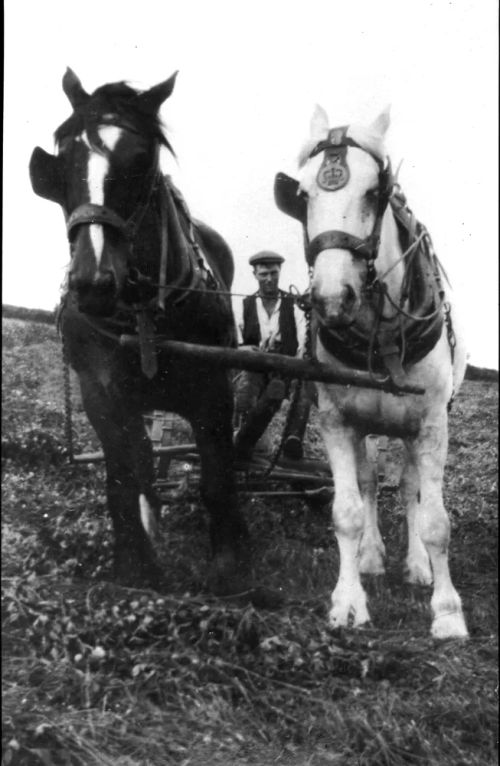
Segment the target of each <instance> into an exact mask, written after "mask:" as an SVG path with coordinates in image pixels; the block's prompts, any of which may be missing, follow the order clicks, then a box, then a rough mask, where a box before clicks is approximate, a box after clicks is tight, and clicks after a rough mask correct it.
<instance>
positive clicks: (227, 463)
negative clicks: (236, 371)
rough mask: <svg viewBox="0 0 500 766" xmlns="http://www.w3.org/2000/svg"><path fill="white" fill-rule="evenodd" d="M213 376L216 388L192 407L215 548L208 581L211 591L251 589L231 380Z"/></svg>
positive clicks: (202, 485)
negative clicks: (240, 507)
mask: <svg viewBox="0 0 500 766" xmlns="http://www.w3.org/2000/svg"><path fill="white" fill-rule="evenodd" d="M215 383H216V381H213V380H212V386H211V389H212V390H213V391H214V392H216V396H215V395H214V396H212V397H209V396H208V395H207V394H208V392H207V391H205V392H203V396H198V397H197V402H196V405H195V406H194V407H193V406H192V407H191V409H190V416H189V417H190V422H191V425H192V428H193V431H194V436H195V439H196V444H197V447H198V450H199V454H200V461H201V479H200V491H201V496H202V499H203V502H204V504H205V506H206V509H207V511H208V514H209V534H210V542H211V548H212V562H211V565H210V571H209V577H208V583H209V587H210V589H211V590H212V592H214V593H216V594H218V595H223V594H230V593H239V592H242V591H245V590H247V589H248V587H249V585H248V576H249V558H250V557H249V551H248V545H249V543H248V541H249V533H248V529H247V525H246V522H245V520H244V518H243V516H242V515H241V513H240V512H239V510H238V502H237V494H236V486H235V478H234V470H233V460H234V450H233V443H232V427H231V422H232V409H233V402H232V394H231V390H230V388H229V385H228V384H227V382H226V378H225V376H224V381H222V380H221V381H220V382H219V385H216V384H215Z"/></svg>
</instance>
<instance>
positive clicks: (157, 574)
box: [114, 560, 163, 589]
mask: <svg viewBox="0 0 500 766" xmlns="http://www.w3.org/2000/svg"><path fill="white" fill-rule="evenodd" d="M114 571H115V580H116V582H118V583H119V584H120V585H123V586H124V587H126V588H134V587H135V588H139V587H144V588H153V589H157V588H159V586H160V585H161V584H162V580H163V572H162V570H161V569H160V567H159V566H157V564H155V563H154V562H152V561H150V562H147V563H144V562H139V561H137V560H135V561H133V562H131V561H130V560H129V561H126V562H121V563H117V564H115V570H114Z"/></svg>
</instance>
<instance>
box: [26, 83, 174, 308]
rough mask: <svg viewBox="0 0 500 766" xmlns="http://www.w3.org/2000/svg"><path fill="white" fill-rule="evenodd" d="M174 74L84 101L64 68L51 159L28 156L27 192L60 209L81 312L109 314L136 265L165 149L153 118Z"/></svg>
mask: <svg viewBox="0 0 500 766" xmlns="http://www.w3.org/2000/svg"><path fill="white" fill-rule="evenodd" d="M176 75H177V72H176V73H174V74H173V75H172V76H171V77H170V78H169V79H168V80H165V81H164V82H161V83H160V84H158V85H156V86H154V87H152V88H150V89H149V90H147V91H143V92H141V91H137V90H135V89H133V88H131V87H130V86H128V85H127V84H126V83H124V82H119V83H113V84H109V85H104V86H101V87H100V88H97V90H95V91H94V93H92V94H91V95H90V94H88V93H87V92H86V91H85V90H84V88H83V86H82V84H81V82H80V80H79V79H78V77H77V76H76V75H75V74H74V72H72V71H71V70H70V69H68V70H67V71H66V74H65V75H64V78H63V90H64V92H65V94H66V96H67V97H68V99H69V101H70V104H71V106H72V107H73V113H72V115H71V116H70V117H69V119H67V120H66V121H65V122H64V123H63V124H62V125H61V126H60V127H59V128H58V129H57V130H56V132H55V141H56V154H55V155H51V154H48V153H47V152H45V151H44V150H43V149H41V148H40V147H37V148H36V149H35V150H34V151H33V154H32V157H31V161H30V176H31V183H32V186H33V190H34V191H35V193H36V194H38V195H40V196H41V197H45V198H46V199H49V200H52V201H54V202H57V203H58V204H60V205H61V207H62V208H63V212H64V215H65V218H66V226H67V234H68V239H69V243H70V251H71V263H70V270H69V276H68V285H69V289H70V290H71V291H73V292H74V293H75V295H76V297H77V300H78V305H79V308H80V310H81V311H83V312H85V313H89V314H96V315H110V314H112V313H113V312H114V310H115V308H116V304H117V301H118V300H120V298H122V297H123V293H124V290H125V287H126V284H127V277H128V275H129V272H130V269H131V268H133V267H134V266H135V265H136V261H137V258H138V256H139V252H140V250H141V243H140V241H139V239H138V238H137V237H136V235H137V231H138V229H139V228H140V227H141V226H147V225H148V221H147V216H146V213H147V211H148V206H149V203H150V200H151V197H152V193H153V191H154V189H155V186H156V185H157V183H158V178H159V174H160V169H159V150H160V147H161V146H162V145H163V146H166V147H167V148H168V149H170V151H171V147H170V145H169V143H168V141H167V139H166V138H165V136H164V133H163V131H162V128H161V123H160V119H159V115H158V112H159V109H160V107H161V105H162V103H163V102H164V101H165V100H166V99H167V98H168V97H169V96H170V94H171V93H172V90H173V88H174V84H175V78H176ZM141 234H142V232H141ZM140 239H141V240H143V239H144V237H142V236H141V238H140Z"/></svg>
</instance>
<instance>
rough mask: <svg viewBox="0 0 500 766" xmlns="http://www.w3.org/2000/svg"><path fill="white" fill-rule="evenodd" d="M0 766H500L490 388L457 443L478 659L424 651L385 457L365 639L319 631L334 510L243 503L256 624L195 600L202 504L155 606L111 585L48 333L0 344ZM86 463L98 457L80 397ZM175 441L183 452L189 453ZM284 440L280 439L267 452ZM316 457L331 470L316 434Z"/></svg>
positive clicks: (176, 548)
mask: <svg viewBox="0 0 500 766" xmlns="http://www.w3.org/2000/svg"><path fill="white" fill-rule="evenodd" d="M3 342H4V347H3V429H2V465H3V482H2V495H3V534H2V562H3V585H2V621H3V640H2V649H3V727H2V732H3V734H2V738H3V760H2V764H5V766H169V765H170V764H175V765H179V766H204V765H205V764H227V765H228V766H271V764H278V765H283V766H284V765H285V764H286V765H287V766H328V765H329V764H335V765H338V766H384V765H385V766H399V764H422V765H423V766H489V765H490V764H493V763H496V762H497V704H498V685H497V684H498V679H497V647H498V643H497V592H496V587H497V529H498V522H497V483H496V481H497V408H498V381H497V380H494V379H493V380H467V381H466V382H465V384H464V387H463V389H462V391H461V393H460V395H459V397H458V398H457V400H456V402H455V404H454V407H453V410H452V414H451V422H450V450H449V453H450V454H449V462H448V468H447V473H446V485H445V502H446V505H447V508H448V509H449V512H450V516H451V520H452V545H451V569H452V575H453V578H454V583H455V585H456V587H457V589H458V591H459V592H460V594H461V596H462V599H463V603H464V610H465V615H466V619H467V622H468V626H469V630H470V634H471V637H470V640H469V641H467V642H462V641H447V642H436V641H434V640H433V639H431V638H430V636H429V626H430V614H429V608H428V602H429V593H428V592H427V589H425V588H422V589H421V590H420V591H418V592H417V591H416V590H410V589H408V588H407V587H405V586H403V585H402V584H401V578H400V574H401V569H402V562H403V557H404V555H405V534H406V532H405V525H404V517H403V513H402V508H401V505H400V503H399V497H398V493H397V492H396V491H395V485H394V474H395V473H397V468H396V466H397V462H398V457H399V452H398V446H397V445H395V446H394V447H391V453H390V458H391V461H390V462H391V467H390V470H389V471H388V482H387V483H386V485H385V486H384V487H383V488H382V490H381V496H380V505H381V524H382V532H383V536H384V539H385V543H386V547H387V550H388V561H387V575H386V577H385V578H384V581H383V582H381V583H377V584H375V585H372V586H371V587H370V608H371V615H372V619H373V625H372V626H371V627H369V628H366V629H364V630H361V631H358V632H354V631H351V630H340V631H339V630H337V631H332V630H331V629H329V628H328V627H327V623H326V613H327V608H328V602H329V595H330V593H331V590H332V588H333V586H334V583H335V578H336V573H337V571H338V557H337V549H336V543H335V539H334V536H333V532H332V529H331V520H330V514H329V510H328V509H327V508H325V507H323V508H311V507H308V505H307V504H306V503H305V502H304V501H303V500H299V499H297V498H282V499H268V498H262V497H247V498H244V499H243V500H242V502H244V508H245V513H246V516H247V518H248V522H249V525H250V529H251V533H252V538H253V540H254V544H255V553H254V559H255V570H256V574H257V576H258V578H259V579H260V580H261V581H262V582H263V583H265V584H266V585H269V586H272V587H275V588H282V590H283V593H284V594H285V596H286V601H285V604H284V605H283V606H281V607H280V608H278V609H276V610H275V611H269V610H267V611H266V610H259V609H256V608H255V607H254V606H251V605H249V604H247V603H245V602H234V601H231V600H229V599H228V600H224V599H215V598H212V597H210V596H209V595H207V593H206V592H205V590H204V578H205V574H206V560H207V555H208V546H207V535H206V523H205V518H204V515H203V512H202V510H201V506H200V503H199V501H198V497H197V492H196V487H195V486H191V487H190V488H188V489H186V490H185V491H184V492H179V493H177V495H176V496H170V498H169V500H168V501H167V502H166V504H165V507H164V509H163V518H162V540H161V543H160V545H159V555H160V558H161V560H162V562H164V570H165V575H166V581H167V582H168V587H167V588H165V591H164V592H162V593H155V592H151V591H139V590H130V589H125V588H120V587H117V586H115V585H114V584H113V583H112V582H111V577H110V573H111V566H110V565H111V562H110V550H111V547H110V546H111V532H110V526H109V523H108V518H107V514H106V512H105V498H104V474H103V469H102V467H100V465H82V466H72V465H69V464H68V461H67V459H66V447H65V442H64V397H63V382H62V365H61V361H60V358H61V350H60V344H59V341H58V340H57V337H56V334H55V330H54V329H53V328H51V327H45V326H41V325H35V324H33V323H27V322H20V321H17V320H4V324H3ZM72 391H73V409H74V419H73V420H74V429H75V439H76V442H77V446H78V448H79V449H80V450H83V449H85V450H89V449H95V448H96V447H97V444H96V442H95V438H94V436H93V434H92V432H91V430H90V428H89V426H88V425H87V423H86V420H85V416H84V414H83V413H82V410H81V405H80V403H79V398H78V393H77V389H76V385H75V381H73V385H72ZM186 433H187V432H186V427H185V426H184V424H183V423H182V422H179V423H178V424H177V426H176V430H175V431H174V433H173V438H174V440H175V439H182V440H185V439H186ZM278 435H279V429H278V426H277V425H276V426H275V436H276V438H278ZM306 451H307V453H308V454H310V455H315V456H320V455H322V448H321V443H320V440H319V436H318V430H317V426H316V423H315V417H314V415H313V417H312V419H311V423H310V425H309V426H308V433H307V443H306Z"/></svg>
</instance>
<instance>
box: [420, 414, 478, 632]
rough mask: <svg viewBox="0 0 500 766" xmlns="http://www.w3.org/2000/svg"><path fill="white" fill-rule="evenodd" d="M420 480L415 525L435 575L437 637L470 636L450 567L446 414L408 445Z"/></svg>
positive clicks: (433, 606) (424, 427)
mask: <svg viewBox="0 0 500 766" xmlns="http://www.w3.org/2000/svg"><path fill="white" fill-rule="evenodd" d="M407 446H408V447H409V449H410V453H411V458H412V460H414V462H415V465H416V468H417V471H418V475H419V477H420V498H418V496H417V503H416V504H415V513H414V521H413V522H412V524H414V527H415V530H416V532H417V534H418V535H419V536H420V538H421V540H422V542H423V544H424V546H425V549H426V551H427V554H428V556H429V559H430V563H431V567H432V573H433V576H434V590H433V594H432V598H431V609H432V613H433V621H432V628H431V632H432V635H433V636H434V637H435V638H451V637H462V638H463V637H466V636H467V635H468V634H467V628H466V626H465V621H464V617H463V613H462V604H461V601H460V596H459V595H458V593H457V592H456V590H455V588H454V587H453V583H452V581H451V577H450V570H449V565H448V545H449V540H450V521H449V518H448V514H447V512H446V510H445V507H444V503H443V474H444V466H445V462H446V453H447V446H448V422H447V413H446V411H441V412H439V413H437V414H435V416H434V418H433V419H430V418H427V420H426V421H425V422H424V424H423V425H422V428H421V431H420V434H419V436H418V437H417V438H416V439H415V440H414V441H412V442H408V445H407Z"/></svg>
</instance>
